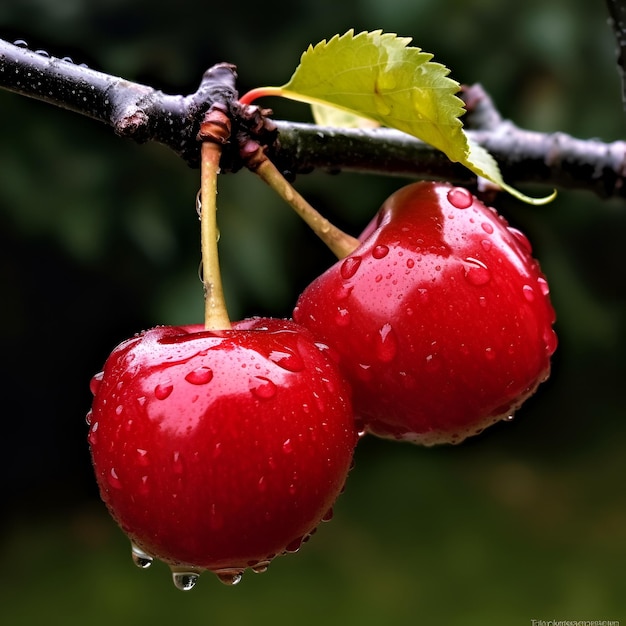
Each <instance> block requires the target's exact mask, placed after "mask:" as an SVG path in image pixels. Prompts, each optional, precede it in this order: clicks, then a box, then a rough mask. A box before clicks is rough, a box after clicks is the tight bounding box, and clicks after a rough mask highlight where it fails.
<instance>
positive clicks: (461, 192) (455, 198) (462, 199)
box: [448, 187, 474, 209]
mask: <svg viewBox="0 0 626 626" xmlns="http://www.w3.org/2000/svg"><path fill="white" fill-rule="evenodd" d="M448 202H449V203H450V204H451V205H452V206H453V207H456V208H457V209H468V208H469V207H471V206H472V203H473V202H474V199H473V198H472V194H471V193H470V192H469V191H468V190H467V189H465V188H464V187H454V189H450V191H448Z"/></svg>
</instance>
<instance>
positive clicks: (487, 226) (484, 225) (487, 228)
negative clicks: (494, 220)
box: [480, 222, 493, 235]
mask: <svg viewBox="0 0 626 626" xmlns="http://www.w3.org/2000/svg"><path fill="white" fill-rule="evenodd" d="M480 227H481V228H482V229H483V230H484V231H485V232H486V233H487V234H488V235H491V234H493V226H492V225H491V224H490V223H489V222H483V223H482V224H481V225H480Z"/></svg>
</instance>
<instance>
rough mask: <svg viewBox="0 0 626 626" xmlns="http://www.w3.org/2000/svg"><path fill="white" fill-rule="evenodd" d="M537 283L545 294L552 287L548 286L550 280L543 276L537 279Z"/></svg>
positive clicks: (545, 294)
mask: <svg viewBox="0 0 626 626" xmlns="http://www.w3.org/2000/svg"><path fill="white" fill-rule="evenodd" d="M537 285H539V290H540V291H541V293H542V294H543V295H544V296H547V295H548V294H549V293H550V287H549V286H548V281H547V280H546V279H545V278H542V277H541V276H540V277H539V278H538V279H537Z"/></svg>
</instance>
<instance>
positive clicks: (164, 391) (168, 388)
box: [154, 379, 174, 400]
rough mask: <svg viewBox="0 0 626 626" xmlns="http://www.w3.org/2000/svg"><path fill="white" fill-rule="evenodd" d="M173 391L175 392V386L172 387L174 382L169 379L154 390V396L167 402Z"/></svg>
mask: <svg viewBox="0 0 626 626" xmlns="http://www.w3.org/2000/svg"><path fill="white" fill-rule="evenodd" d="M172 391H174V385H172V381H171V380H169V379H168V380H166V381H164V382H162V383H159V384H158V385H157V386H156V387H155V388H154V396H155V397H156V399H157V400H165V399H166V398H168V397H169V395H170V394H171V393H172Z"/></svg>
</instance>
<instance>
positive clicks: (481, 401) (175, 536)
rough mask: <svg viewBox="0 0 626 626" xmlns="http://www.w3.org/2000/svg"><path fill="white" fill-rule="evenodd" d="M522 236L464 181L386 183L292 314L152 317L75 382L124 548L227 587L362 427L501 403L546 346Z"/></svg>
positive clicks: (455, 418) (432, 435) (320, 489)
mask: <svg viewBox="0 0 626 626" xmlns="http://www.w3.org/2000/svg"><path fill="white" fill-rule="evenodd" d="M553 322H554V311H553V309H552V307H551V304H550V300H549V296H548V285H547V282H546V280H545V278H544V276H543V274H542V273H541V270H540V268H539V265H538V263H537V261H536V260H535V259H534V258H533V257H532V251H531V247H530V244H529V242H528V240H527V239H526V237H525V236H524V235H523V234H521V233H520V232H519V231H517V230H515V229H512V228H510V227H509V226H508V225H507V223H506V222H505V221H504V219H503V218H502V217H500V216H498V215H497V214H496V212H495V211H494V210H493V209H491V208H488V207H486V206H485V205H484V204H482V203H481V202H480V201H478V200H477V199H476V198H475V197H473V196H472V195H471V194H470V193H469V192H468V191H467V190H465V189H463V188H458V187H453V186H451V185H448V184H444V183H426V182H424V183H415V184H412V185H408V186H407V187H404V188H402V189H400V190H399V191H397V192H396V193H394V194H393V195H392V196H391V197H390V198H389V199H388V200H387V201H386V202H385V203H384V204H383V206H382V208H381V209H380V211H379V212H378V213H377V215H376V217H375V218H374V219H373V220H372V222H371V223H370V225H369V226H368V227H367V228H366V229H365V231H364V232H363V234H362V235H361V237H360V245H359V246H358V247H357V248H356V249H355V250H354V251H353V252H352V253H351V254H349V255H347V256H346V257H345V258H343V259H340V260H339V261H338V262H337V263H336V264H335V265H334V266H332V267H331V268H330V269H328V271H326V272H325V273H324V274H323V275H321V276H320V277H318V278H317V279H316V280H314V281H313V282H312V283H311V284H310V285H309V286H308V287H307V288H306V289H305V291H304V292H303V293H302V295H301V296H300V298H299V300H298V302H297V305H296V307H295V309H294V313H293V320H276V319H261V318H258V319H250V320H245V321H242V322H237V323H235V324H233V325H232V328H231V329H229V330H218V331H214V330H206V329H205V328H204V327H203V326H186V327H157V328H154V329H152V330H148V331H146V332H144V333H141V334H139V335H137V336H136V337H134V338H131V339H129V340H127V341H125V342H124V343H122V344H121V345H120V346H118V347H117V348H116V349H115V350H114V351H113V353H112V354H111V355H110V357H109V358H108V360H107V361H106V363H105V365H104V369H103V372H101V373H100V374H98V375H96V376H95V377H94V379H93V381H92V391H93V393H94V402H93V406H92V410H91V411H90V413H89V416H88V421H89V423H90V428H89V442H90V446H91V453H92V458H93V462H94V467H95V471H96V476H97V480H98V484H99V487H100V492H101V495H102V498H103V500H104V501H105V503H106V504H107V506H108V508H109V510H110V512H111V514H112V515H113V517H114V518H115V519H116V520H117V522H118V523H119V525H120V526H121V528H122V529H123V530H124V532H125V533H126V534H127V535H128V536H129V537H130V539H131V542H132V545H133V555H134V559H135V562H136V563H137V564H138V565H140V566H142V567H145V566H147V565H149V564H150V562H151V560H152V558H153V557H158V558H160V559H162V560H163V561H165V562H167V563H168V564H169V566H170V567H171V569H172V572H173V574H174V581H175V583H176V584H177V586H178V587H180V588H182V589H189V588H191V587H192V586H193V584H194V583H195V581H196V579H197V577H198V575H199V574H200V572H201V571H203V570H210V571H213V572H215V573H217V574H218V576H219V577H220V579H221V580H222V581H223V582H226V583H230V584H232V583H236V582H238V580H239V579H240V578H241V574H242V573H243V571H244V570H246V569H247V568H250V569H252V570H253V571H256V572H261V571H264V570H265V569H267V566H268V564H269V563H270V561H271V560H272V559H273V558H274V557H275V556H277V555H280V554H285V553H288V552H293V551H296V550H297V549H298V548H299V546H300V545H301V543H302V542H303V541H306V539H307V538H308V537H309V536H310V535H311V534H312V533H313V532H314V531H315V528H316V527H317V526H318V524H319V523H320V522H321V521H322V520H325V519H330V517H331V515H332V506H333V503H334V502H335V500H336V498H337V497H338V495H339V494H340V492H341V490H342V488H343V485H344V483H345V480H346V477H347V474H348V471H349V469H350V467H351V464H352V457H353V452H354V448H355V446H356V443H357V441H358V438H359V434H361V433H363V432H367V433H371V434H373V435H378V436H382V437H388V438H394V439H401V440H407V441H411V442H414V443H421V444H425V445H431V444H435V443H443V442H449V443H458V442H460V441H462V440H463V439H465V438H466V437H467V436H470V435H474V434H477V433H479V432H480V431H481V430H482V429H484V428H485V427H487V426H489V425H490V424H493V423H495V422H497V421H499V420H502V419H507V418H510V417H511V416H512V415H513V413H514V412H515V410H516V409H517V408H518V407H519V406H520V405H521V404H522V402H523V401H524V400H525V399H526V398H528V397H529V396H530V395H531V394H532V393H533V392H534V391H535V390H536V388H537V386H538V385H539V383H540V382H542V381H543V380H545V379H546V378H547V376H548V374H549V370H550V357H551V355H552V353H553V352H554V350H555V348H556V336H555V334H554V331H553V328H552V324H553Z"/></svg>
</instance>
